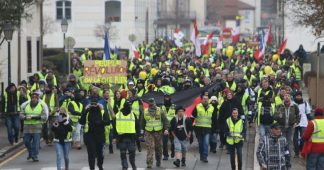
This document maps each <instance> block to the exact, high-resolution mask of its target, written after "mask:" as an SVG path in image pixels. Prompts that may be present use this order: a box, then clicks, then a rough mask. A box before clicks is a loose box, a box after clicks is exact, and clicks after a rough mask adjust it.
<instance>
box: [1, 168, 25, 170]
mask: <svg viewBox="0 0 324 170" xmlns="http://www.w3.org/2000/svg"><path fill="white" fill-rule="evenodd" d="M2 170H21V168H12V169H2Z"/></svg>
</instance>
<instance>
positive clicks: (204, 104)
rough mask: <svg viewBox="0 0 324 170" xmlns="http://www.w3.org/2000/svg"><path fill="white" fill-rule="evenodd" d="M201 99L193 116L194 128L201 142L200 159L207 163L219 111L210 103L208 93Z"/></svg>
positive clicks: (199, 142)
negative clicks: (212, 133)
mask: <svg viewBox="0 0 324 170" xmlns="http://www.w3.org/2000/svg"><path fill="white" fill-rule="evenodd" d="M201 99H202V101H201V103H199V104H198V105H197V106H196V108H195V109H194V110H193V112H192V117H194V118H195V120H196V123H195V126H194V130H195V134H196V137H197V139H198V144H199V154H200V161H202V162H205V163H207V162H208V159H207V157H208V146H209V137H210V133H211V132H212V129H213V128H214V127H215V125H216V122H217V112H216V109H215V108H214V107H213V106H212V105H211V104H209V97H208V95H206V94H205V93H203V94H202V95H201Z"/></svg>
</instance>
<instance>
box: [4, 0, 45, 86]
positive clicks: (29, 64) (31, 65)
mask: <svg viewBox="0 0 324 170" xmlns="http://www.w3.org/2000/svg"><path fill="white" fill-rule="evenodd" d="M27 10H28V12H29V13H30V14H31V17H30V18H28V19H23V20H22V21H21V27H20V28H15V31H14V33H13V38H12V41H11V43H10V44H11V48H10V53H11V55H10V56H11V57H10V58H11V69H10V70H11V82H12V83H15V84H16V85H17V84H18V83H19V82H20V81H22V80H26V81H27V82H28V77H29V76H31V75H33V74H34V73H36V72H38V71H39V70H40V66H41V62H42V61H41V31H40V30H41V26H40V23H41V6H40V4H35V5H33V6H31V7H29V9H27ZM8 55H9V54H8V43H7V42H4V43H3V44H2V45H1V46H0V67H1V70H0V82H3V83H4V86H5V87H6V86H7V85H8Z"/></svg>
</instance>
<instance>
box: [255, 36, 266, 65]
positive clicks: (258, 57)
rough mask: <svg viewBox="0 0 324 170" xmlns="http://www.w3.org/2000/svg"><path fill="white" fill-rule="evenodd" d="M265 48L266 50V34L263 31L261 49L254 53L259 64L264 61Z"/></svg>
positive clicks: (260, 42) (260, 41)
mask: <svg viewBox="0 0 324 170" xmlns="http://www.w3.org/2000/svg"><path fill="white" fill-rule="evenodd" d="M265 48H266V41H265V33H264V31H262V36H260V40H259V48H258V49H257V50H256V51H255V53H254V58H255V60H256V61H257V62H259V61H260V60H261V59H262V57H263V55H264V53H265Z"/></svg>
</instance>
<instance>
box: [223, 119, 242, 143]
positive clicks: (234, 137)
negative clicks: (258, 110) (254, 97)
mask: <svg viewBox="0 0 324 170" xmlns="http://www.w3.org/2000/svg"><path fill="white" fill-rule="evenodd" d="M226 123H227V126H228V129H229V133H230V134H231V136H227V137H226V142H227V143H228V144H229V145H234V143H239V142H240V141H241V140H243V138H242V135H241V133H242V131H243V121H242V119H240V120H238V121H237V122H236V123H235V124H234V123H233V121H232V118H231V117H229V118H227V120H226Z"/></svg>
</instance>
